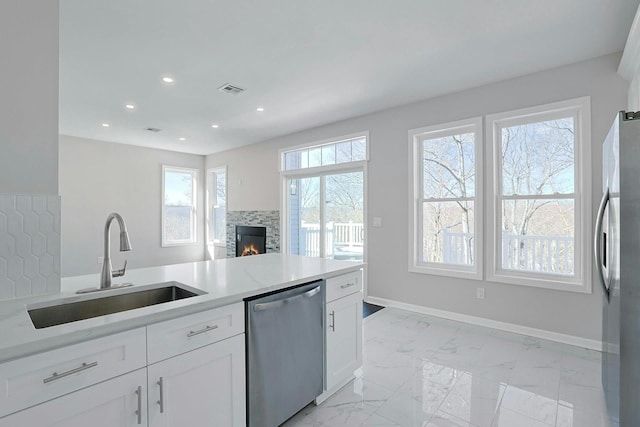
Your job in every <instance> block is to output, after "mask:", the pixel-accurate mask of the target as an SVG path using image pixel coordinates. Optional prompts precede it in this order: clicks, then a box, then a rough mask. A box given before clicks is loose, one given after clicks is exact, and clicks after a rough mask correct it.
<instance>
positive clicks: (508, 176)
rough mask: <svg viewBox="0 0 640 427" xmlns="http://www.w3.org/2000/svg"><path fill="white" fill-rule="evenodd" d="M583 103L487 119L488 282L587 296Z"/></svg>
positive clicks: (586, 130) (587, 119) (586, 161)
mask: <svg viewBox="0 0 640 427" xmlns="http://www.w3.org/2000/svg"><path fill="white" fill-rule="evenodd" d="M589 130H590V108H589V98H580V99H576V100H571V101H566V102H560V103H555V104H549V105H544V106H540V107H535V108H529V109H524V110H518V111H512V112H508V113H502V114H494V115H490V116H487V139H488V140H490V141H491V144H489V147H488V155H487V159H488V160H489V162H490V163H491V164H492V168H491V169H492V170H493V174H492V176H491V177H488V179H489V181H490V182H491V184H492V185H491V186H490V188H491V189H492V194H491V203H490V204H489V206H490V209H489V218H490V222H489V228H490V233H491V234H490V235H491V236H492V239H490V242H489V243H490V245H489V246H490V248H489V249H490V251H489V253H490V257H491V262H490V266H489V267H490V268H489V277H488V279H489V280H493V281H498V282H504V283H512V284H519V285H529V286H538V287H545V288H552V289H564V290H574V291H578V292H591V285H590V282H589V281H588V277H589V274H587V273H588V271H589V270H588V268H589V265H588V260H589V258H588V257H587V253H586V251H585V250H584V247H585V246H586V242H587V241H589V240H588V236H589V227H588V224H590V221H591V218H590V214H589V213H590V210H591V204H590V203H591V201H590V197H589V195H590V191H591V189H590V179H591V178H590V176H588V174H587V172H586V170H585V169H588V168H589V165H590V164H591V163H590V162H591V160H590V144H591V142H590V135H589Z"/></svg>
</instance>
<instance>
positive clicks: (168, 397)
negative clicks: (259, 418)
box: [148, 334, 246, 427]
mask: <svg viewBox="0 0 640 427" xmlns="http://www.w3.org/2000/svg"><path fill="white" fill-rule="evenodd" d="M148 380H149V426H150V427H170V426H174V427H175V426H227V427H241V426H242V427H244V426H245V424H246V423H245V417H246V415H245V363H244V334H240V335H236V336H235V337H231V338H228V339H226V340H223V341H220V342H217V343H215V344H210V345H207V346H205V347H201V348H199V349H197V350H193V351H190V352H188V353H184V354H181V355H179V356H176V357H173V358H171V359H167V360H164V361H162V362H159V363H156V364H153V365H150V366H149V367H148Z"/></svg>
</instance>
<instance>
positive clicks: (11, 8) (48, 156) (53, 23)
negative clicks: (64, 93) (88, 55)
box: [0, 0, 59, 194]
mask: <svg viewBox="0 0 640 427" xmlns="http://www.w3.org/2000/svg"><path fill="white" fill-rule="evenodd" d="M58 4H59V3H58V0H47V1H42V0H3V1H2V6H1V7H0V8H1V11H0V57H2V65H1V66H0V100H1V102H0V193H23V194H25V193H26V194H34V193H35V194H58Z"/></svg>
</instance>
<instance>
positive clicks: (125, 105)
mask: <svg viewBox="0 0 640 427" xmlns="http://www.w3.org/2000/svg"><path fill="white" fill-rule="evenodd" d="M124 108H126V109H127V110H135V109H136V106H135V105H134V104H124Z"/></svg>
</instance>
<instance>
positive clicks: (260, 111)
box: [256, 107, 264, 113]
mask: <svg viewBox="0 0 640 427" xmlns="http://www.w3.org/2000/svg"><path fill="white" fill-rule="evenodd" d="M256 111H257V112H259V113H262V112H263V111H264V108H262V107H258V108H256Z"/></svg>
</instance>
